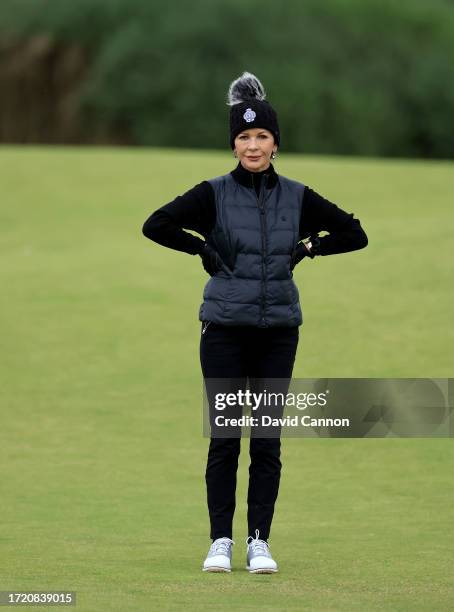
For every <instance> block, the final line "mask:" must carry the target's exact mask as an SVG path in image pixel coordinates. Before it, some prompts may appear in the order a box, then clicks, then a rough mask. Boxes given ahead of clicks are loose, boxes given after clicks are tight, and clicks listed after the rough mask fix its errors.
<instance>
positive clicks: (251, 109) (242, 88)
mask: <svg viewBox="0 0 454 612" xmlns="http://www.w3.org/2000/svg"><path fill="white" fill-rule="evenodd" d="M265 98H266V92H265V88H264V87H263V85H262V83H261V82H260V81H259V79H258V78H257V77H256V76H255V75H254V74H251V73H250V72H243V74H242V75H241V76H240V77H238V78H237V79H235V80H234V81H232V82H231V83H230V86H229V90H228V93H227V104H228V105H229V106H230V147H231V148H232V149H234V148H235V138H236V137H237V136H238V134H239V133H240V132H242V131H243V130H247V129H250V128H264V129H266V130H269V131H270V132H271V133H272V134H273V136H274V141H275V143H276V144H277V145H278V146H279V143H280V132H279V123H278V120H277V114H276V111H275V110H274V108H273V107H272V106H271V104H270V103H269V102H268V101H267V100H266V99H265Z"/></svg>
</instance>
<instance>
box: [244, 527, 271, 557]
mask: <svg viewBox="0 0 454 612" xmlns="http://www.w3.org/2000/svg"><path fill="white" fill-rule="evenodd" d="M259 535H260V532H259V530H258V529H256V530H255V538H253V537H252V536H248V537H247V538H246V544H247V545H248V546H250V547H251V548H252V551H253V552H254V554H263V555H268V554H269V552H270V551H269V548H268V543H267V542H265V541H264V540H260V539H259Z"/></svg>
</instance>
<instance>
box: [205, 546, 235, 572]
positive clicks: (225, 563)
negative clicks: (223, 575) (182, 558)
mask: <svg viewBox="0 0 454 612" xmlns="http://www.w3.org/2000/svg"><path fill="white" fill-rule="evenodd" d="M233 544H235V542H234V541H233V540H231V539H230V538H218V539H217V540H215V541H214V542H213V544H212V545H211V546H210V550H209V551H208V555H207V558H206V559H205V562H204V564H203V571H204V572H230V571H232V565H231V563H232V545H233Z"/></svg>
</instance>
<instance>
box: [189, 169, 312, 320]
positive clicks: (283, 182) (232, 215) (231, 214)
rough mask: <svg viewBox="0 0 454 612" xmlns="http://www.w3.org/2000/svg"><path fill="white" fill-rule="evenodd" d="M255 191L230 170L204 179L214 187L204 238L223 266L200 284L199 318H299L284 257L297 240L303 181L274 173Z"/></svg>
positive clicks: (262, 179) (287, 264) (296, 297)
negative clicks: (212, 213) (271, 181)
mask: <svg viewBox="0 0 454 612" xmlns="http://www.w3.org/2000/svg"><path fill="white" fill-rule="evenodd" d="M266 180H267V176H266V175H262V177H261V186H260V195H259V196H257V194H256V191H255V189H254V188H253V185H251V187H250V188H248V187H245V186H244V185H242V184H240V183H238V182H237V181H236V180H235V179H234V178H233V176H232V175H231V174H225V175H223V176H219V177H216V178H213V179H210V180H209V181H208V182H209V183H210V184H211V186H212V187H213V189H214V194H215V201H216V224H215V226H214V228H213V230H212V232H211V233H210V235H209V236H208V237H207V242H208V244H210V245H211V246H212V247H213V248H214V249H216V251H217V252H218V253H219V255H220V256H221V258H222V260H223V261H224V263H225V269H224V270H221V271H219V272H217V273H216V274H215V276H212V277H211V278H210V280H209V281H208V282H207V284H206V285H205V289H204V292H203V304H202V305H201V306H200V311H199V320H200V321H212V322H214V323H219V324H221V325H251V326H255V327H294V326H297V325H301V323H302V321H303V319H302V314H301V308H300V304H299V294H298V289H297V287H296V285H295V283H294V282H293V275H292V273H291V271H290V258H291V255H292V252H293V250H294V248H295V247H296V244H297V242H298V240H299V226H300V217H301V206H302V200H303V193H304V185H303V184H302V183H299V182H298V181H294V180H292V179H289V178H286V177H285V176H281V175H278V180H277V182H276V184H275V186H274V187H273V188H272V189H265V186H266Z"/></svg>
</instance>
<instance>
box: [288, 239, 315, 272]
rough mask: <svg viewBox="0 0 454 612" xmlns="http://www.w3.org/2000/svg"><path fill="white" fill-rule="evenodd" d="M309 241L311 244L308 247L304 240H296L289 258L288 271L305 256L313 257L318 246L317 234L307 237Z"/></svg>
mask: <svg viewBox="0 0 454 612" xmlns="http://www.w3.org/2000/svg"><path fill="white" fill-rule="evenodd" d="M309 243H310V245H311V246H310V248H308V247H307V246H306V245H305V243H304V242H298V244H297V245H296V248H295V250H294V251H293V253H292V258H291V260H290V271H292V270H293V268H294V267H295V266H296V265H297V264H299V262H300V261H301V260H302V259H304V258H305V257H310V258H311V259H314V257H315V256H316V255H317V249H318V247H319V246H320V240H319V238H318V235H317V236H311V237H310V238H309Z"/></svg>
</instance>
